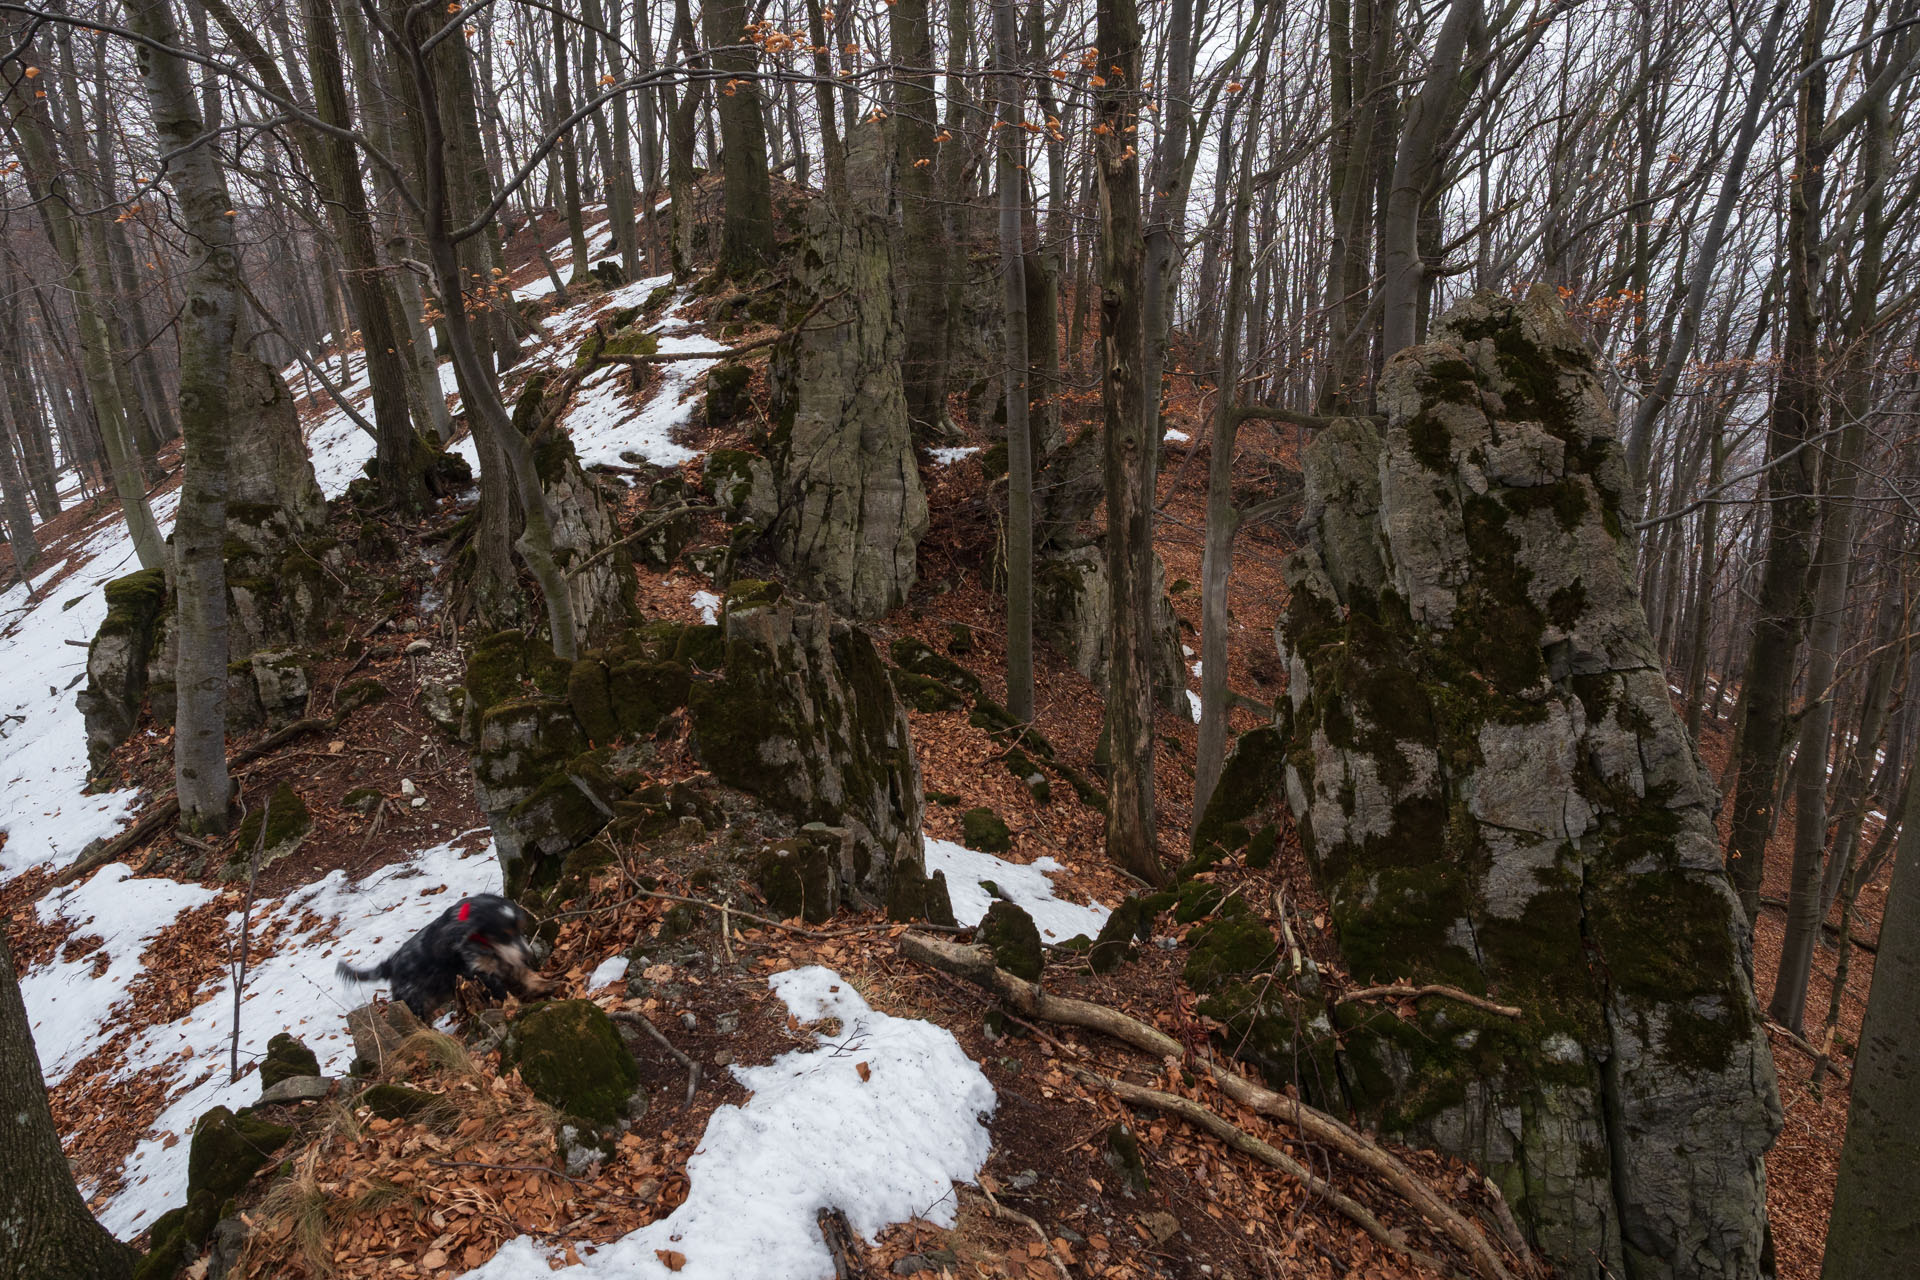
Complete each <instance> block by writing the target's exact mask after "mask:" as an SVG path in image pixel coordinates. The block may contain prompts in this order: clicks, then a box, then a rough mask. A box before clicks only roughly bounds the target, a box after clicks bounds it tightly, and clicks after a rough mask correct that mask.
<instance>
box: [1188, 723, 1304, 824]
mask: <svg viewBox="0 0 1920 1280" xmlns="http://www.w3.org/2000/svg"><path fill="white" fill-rule="evenodd" d="M1286 767H1287V743H1286V738H1285V737H1284V736H1282V734H1281V732H1280V730H1279V729H1277V728H1272V727H1267V728H1260V729H1255V730H1252V731H1251V732H1248V733H1243V734H1241V735H1240V739H1239V741H1237V742H1235V743H1234V745H1233V754H1231V755H1229V756H1228V757H1227V762H1226V764H1225V765H1224V766H1222V768H1221V771H1220V781H1219V782H1218V783H1216V784H1215V785H1214V788H1213V795H1212V796H1210V797H1209V798H1208V800H1207V807H1206V810H1205V811H1204V812H1203V813H1202V814H1201V815H1200V821H1199V822H1197V823H1195V824H1194V828H1193V852H1194V853H1196V854H1198V853H1200V852H1201V851H1202V850H1204V849H1207V848H1208V847H1209V846H1217V847H1219V848H1220V849H1222V850H1224V851H1225V852H1228V853H1235V852H1238V851H1239V850H1240V849H1243V848H1245V847H1246V846H1247V844H1248V842H1249V841H1250V840H1251V838H1252V833H1251V831H1250V830H1249V828H1248V822H1247V820H1248V819H1250V818H1253V817H1254V816H1255V815H1257V814H1259V813H1261V812H1263V811H1264V810H1265V809H1267V808H1268V807H1270V806H1272V805H1274V804H1275V803H1276V801H1277V800H1278V797H1279V793H1280V788H1281V786H1282V784H1283V783H1284V782H1285V781H1286ZM1269 856H1270V850H1269Z"/></svg>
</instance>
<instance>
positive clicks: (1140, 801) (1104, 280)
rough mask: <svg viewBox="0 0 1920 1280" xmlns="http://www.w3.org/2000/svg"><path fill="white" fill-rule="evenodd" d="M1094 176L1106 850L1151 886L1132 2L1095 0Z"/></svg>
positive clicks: (1142, 321) (1141, 245) (1147, 469)
mask: <svg viewBox="0 0 1920 1280" xmlns="http://www.w3.org/2000/svg"><path fill="white" fill-rule="evenodd" d="M1094 43H1095V47H1096V48H1098V49H1099V50H1100V62H1101V64H1102V65H1101V70H1100V75H1101V78H1102V79H1104V80H1105V81H1106V83H1105V84H1104V85H1102V86H1101V87H1099V88H1098V89H1097V90H1096V92H1095V96H1094V122H1095V123H1094V134H1095V138H1096V145H1095V148H1094V176H1095V181H1096V183H1097V184H1098V191H1099V201H1100V232H1101V234H1100V287H1101V298H1100V357H1101V378H1100V399H1101V407H1102V410H1103V412H1104V417H1105V419H1106V486H1107V547H1106V552H1107V574H1108V581H1109V591H1110V598H1111V600H1112V614H1111V616H1110V618H1109V620H1108V627H1107V638H1108V646H1107V651H1108V653H1109V655H1110V658H1109V666H1108V674H1107V734H1108V741H1109V743H1110V747H1111V752H1112V757H1113V772H1112V775H1111V778H1110V780H1109V790H1108V804H1107V830H1106V852H1107V857H1108V858H1109V859H1111V860H1112V861H1113V862H1114V863H1115V865H1117V866H1119V867H1121V868H1122V869H1123V870H1126V871H1129V872H1131V873H1132V874H1134V875H1136V876H1139V877H1140V878H1141V879H1143V880H1146V881H1147V882H1148V883H1150V884H1160V883H1162V882H1164V880H1165V879H1166V872H1165V870H1164V869H1163V868H1162V867H1161V865H1160V859H1159V856H1158V853H1157V852H1156V848H1155V840H1154V822H1153V745H1154V743H1153V678H1152V672H1151V667H1150V655H1151V653H1152V648H1153V641H1152V626H1153V604H1154V601H1153V599H1152V591H1153V493H1152V491H1151V490H1150V489H1149V488H1148V487H1147V486H1148V484H1149V482H1150V479H1151V477H1152V475H1153V469H1152V467H1151V465H1150V459H1149V456H1148V455H1149V452H1150V451H1151V450H1152V449H1153V448H1154V447H1155V445H1156V442H1155V441H1152V440H1148V439H1147V438H1146V421H1147V415H1146V401H1147V394H1148V389H1147V387H1146V385H1145V382H1144V380H1143V374H1144V372H1145V364H1146V307H1145V303H1146V299H1145V296H1144V294H1143V293H1142V290H1141V284H1142V277H1143V274H1144V272H1143V267H1144V261H1145V258H1146V245H1145V242H1144V239H1143V237H1142V234H1141V219H1140V158H1139V155H1138V153H1137V152H1136V151H1135V149H1134V145H1133V143H1132V142H1131V141H1130V139H1132V138H1133V137H1134V129H1135V127H1136V126H1137V124H1138V121H1139V112H1138V108H1137V105H1136V104H1137V102H1138V100H1139V94H1140V18H1139V11H1138V9H1137V8H1136V6H1135V4H1134V0H1098V4H1097V6H1096V11H1095V34H1094Z"/></svg>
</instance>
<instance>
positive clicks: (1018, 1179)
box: [1007, 1169, 1040, 1191]
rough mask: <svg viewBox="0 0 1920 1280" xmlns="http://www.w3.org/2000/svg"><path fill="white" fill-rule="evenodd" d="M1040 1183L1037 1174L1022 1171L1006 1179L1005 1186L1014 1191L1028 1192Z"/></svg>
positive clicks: (1026, 1170)
mask: <svg viewBox="0 0 1920 1280" xmlns="http://www.w3.org/2000/svg"><path fill="white" fill-rule="evenodd" d="M1039 1182H1040V1175H1039V1173H1037V1172H1035V1171H1034V1170H1032V1169H1022V1170H1021V1171H1020V1172H1018V1173H1016V1174H1014V1175H1013V1176H1012V1177H1011V1178H1008V1179H1007V1186H1008V1187H1010V1188H1012V1189H1013V1190H1015V1191H1030V1190H1032V1189H1033V1188H1034V1187H1035V1186H1037V1185H1038V1184H1039Z"/></svg>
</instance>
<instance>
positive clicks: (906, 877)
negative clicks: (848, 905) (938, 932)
mask: <svg viewBox="0 0 1920 1280" xmlns="http://www.w3.org/2000/svg"><path fill="white" fill-rule="evenodd" d="M887 919H889V920H900V921H908V920H925V921H928V922H929V923H931V924H939V925H946V926H948V927H949V928H951V927H952V926H953V925H955V924H957V923H959V922H958V921H957V920H956V919H955V918H954V914H953V900H952V898H951V897H950V896H949V895H948V893H947V873H946V872H944V871H936V872H934V873H933V874H932V875H920V874H916V873H915V872H914V871H913V869H912V868H910V867H905V866H896V867H894V869H893V873H892V874H891V875H890V876H888V877H887Z"/></svg>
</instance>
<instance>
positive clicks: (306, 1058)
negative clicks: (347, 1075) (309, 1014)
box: [260, 1031, 320, 1089]
mask: <svg viewBox="0 0 1920 1280" xmlns="http://www.w3.org/2000/svg"><path fill="white" fill-rule="evenodd" d="M319 1074H320V1059H319V1058H317V1057H315V1056H314V1052H313V1050H311V1049H309V1048H307V1046H306V1045H305V1044H304V1043H302V1042H301V1041H300V1040H299V1039H298V1038H297V1037H295V1036H292V1035H289V1034H288V1033H286V1032H285V1031H282V1032H280V1033H279V1034H278V1035H276V1036H274V1037H273V1039H271V1040H269V1041H267V1056H266V1057H265V1058H263V1059H261V1061H260V1087H261V1088H262V1089H271V1088H272V1087H273V1086H274V1085H276V1084H279V1083H280V1082H281V1081H282V1080H291V1079H292V1078H293V1077H295V1076H317V1075H319Z"/></svg>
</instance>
